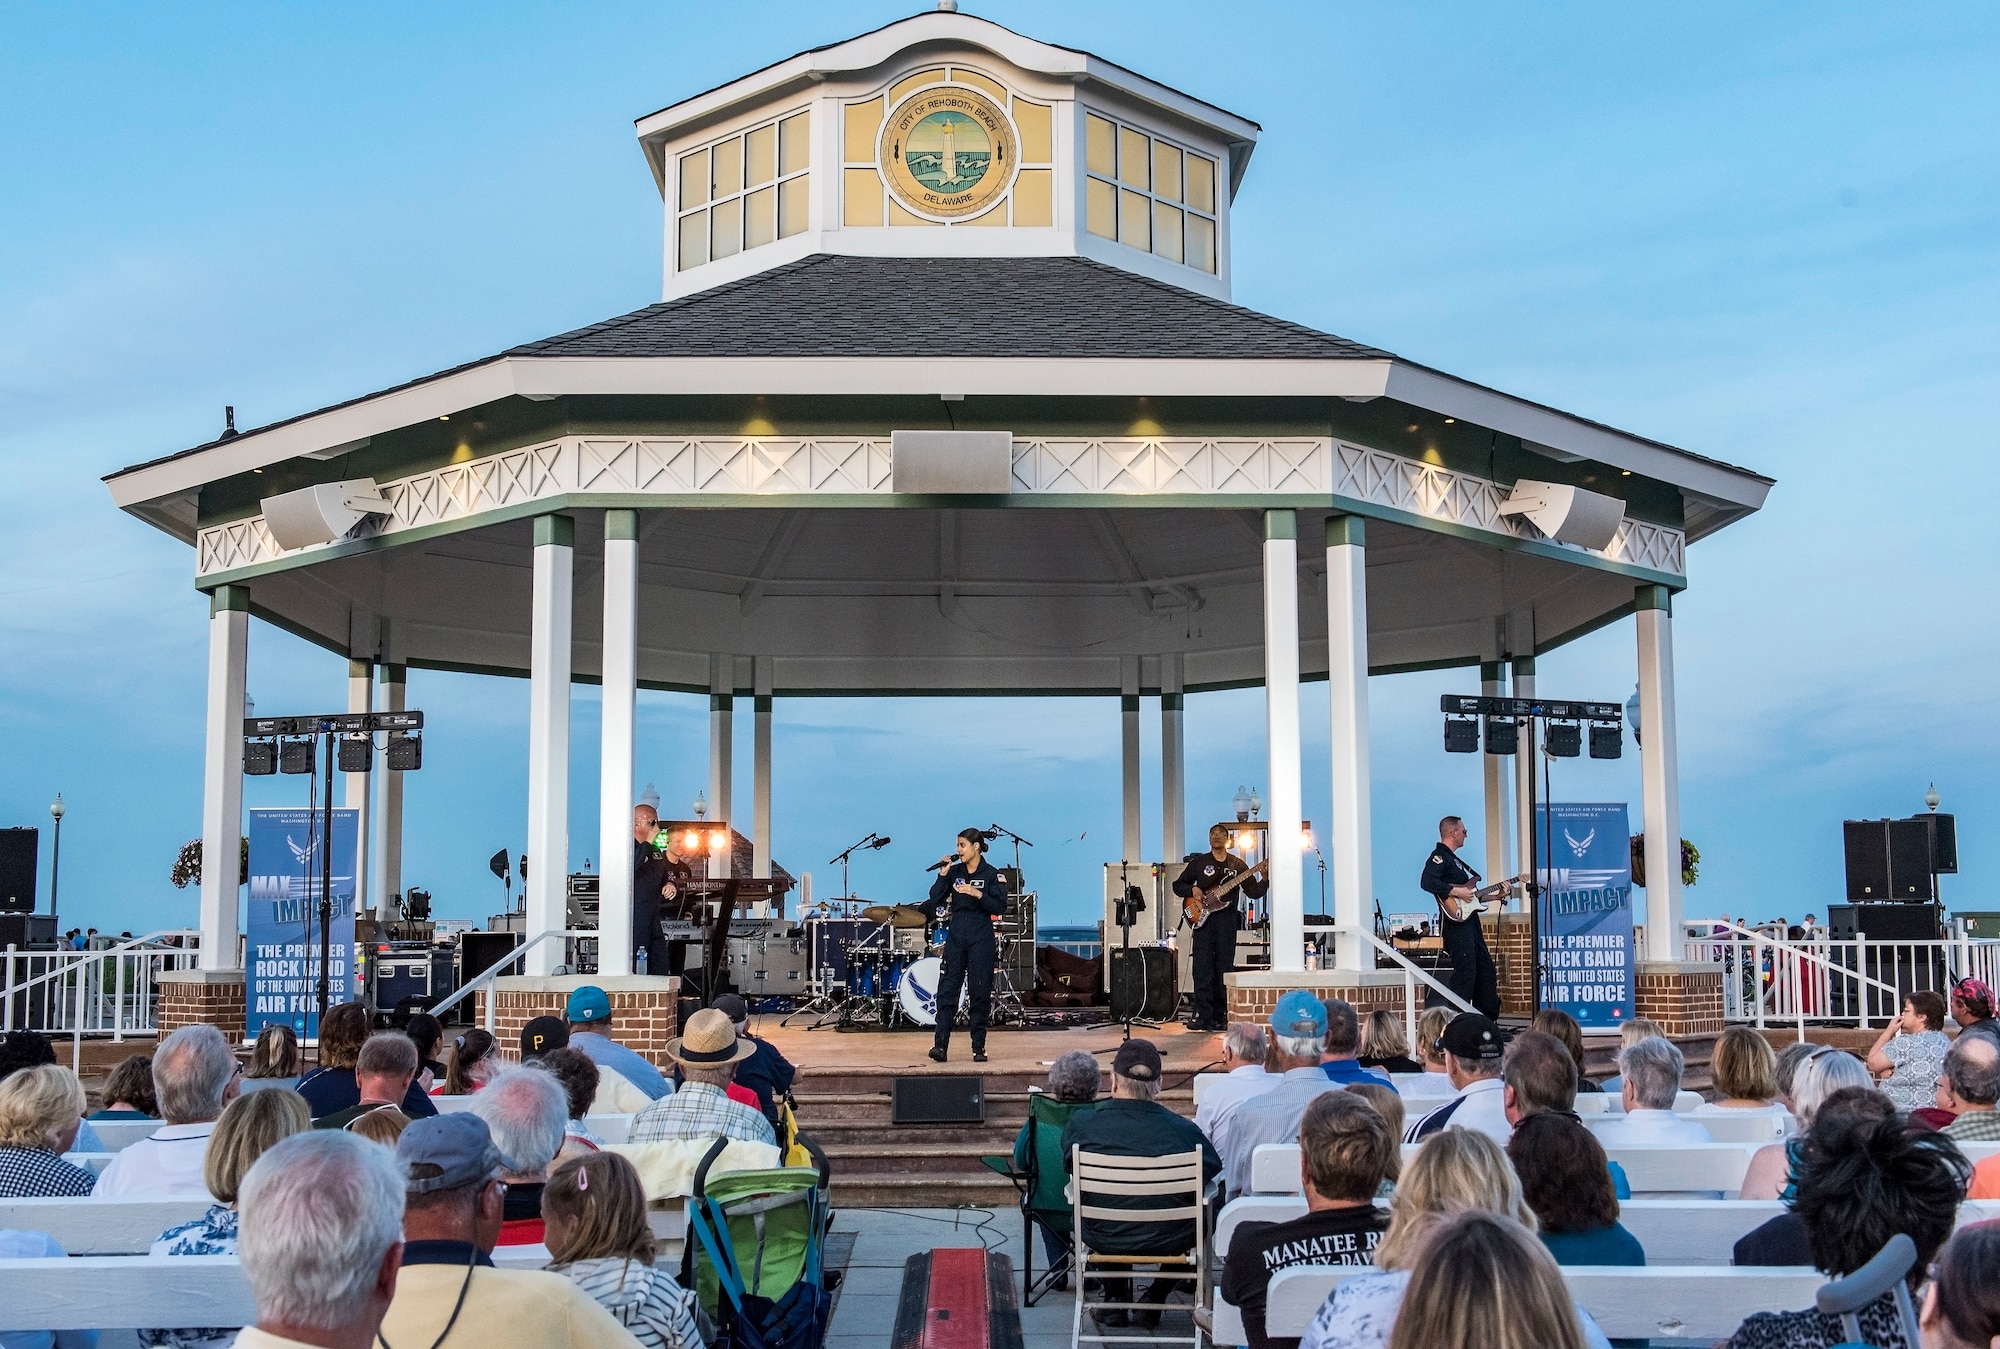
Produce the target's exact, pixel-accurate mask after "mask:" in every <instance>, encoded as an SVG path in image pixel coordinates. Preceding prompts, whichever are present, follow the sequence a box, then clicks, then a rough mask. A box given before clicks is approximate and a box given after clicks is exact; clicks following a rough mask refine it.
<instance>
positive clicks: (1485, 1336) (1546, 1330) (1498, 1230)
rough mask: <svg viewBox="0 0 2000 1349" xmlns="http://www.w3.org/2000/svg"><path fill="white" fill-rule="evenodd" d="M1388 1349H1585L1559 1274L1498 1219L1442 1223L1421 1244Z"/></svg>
mask: <svg viewBox="0 0 2000 1349" xmlns="http://www.w3.org/2000/svg"><path fill="white" fill-rule="evenodd" d="M1403 1304H1404V1308H1405V1310H1404V1311H1403V1312H1402V1313H1401V1314H1399V1315H1398V1316H1397V1317H1396V1329H1395V1332H1394V1333H1393V1334H1391V1335H1390V1337H1389V1346H1390V1349H1583V1347H1584V1346H1585V1345H1586V1344H1588V1343H1589V1342H1590V1341H1589V1340H1588V1338H1587V1337H1586V1336H1585V1335H1584V1328H1583V1320H1582V1317H1581V1316H1580V1315H1579V1314H1578V1312H1577V1308H1576V1303H1575V1302H1574V1301H1572V1300H1571V1298H1570V1295H1569V1289H1568V1287H1567V1286H1565V1285H1564V1283H1563V1278H1562V1273H1561V1271H1559V1270H1558V1269H1557V1268H1556V1267H1555V1263H1554V1262H1553V1261H1551V1260H1550V1259H1549V1254H1548V1252H1547V1251H1545V1250H1543V1249H1542V1248H1541V1247H1539V1246H1537V1245H1536V1244H1535V1239H1534V1236H1533V1234H1532V1233H1530V1232H1529V1231H1528V1230H1527V1229H1526V1228H1524V1227H1522V1226H1521V1224H1519V1223H1517V1222H1512V1221H1510V1220H1508V1219H1506V1218H1503V1217H1500V1216H1499V1215H1498V1214H1493V1213H1481V1212H1479V1211H1478V1210H1476V1209H1475V1210H1473V1211H1471V1212H1468V1213H1460V1214H1456V1215H1454V1216H1452V1217H1450V1218H1446V1219H1444V1220H1443V1221H1441V1222H1440V1223H1439V1224H1438V1225H1437V1231H1436V1232H1435V1233H1434V1234H1433V1235H1432V1237H1431V1239H1430V1241H1429V1242H1428V1243H1427V1244H1426V1246H1425V1248H1424V1251H1423V1254H1422V1255H1420V1256H1419V1257H1418V1259H1417V1263H1416V1267H1415V1268H1414V1269H1412V1270H1411V1272H1410V1286H1409V1291H1408V1293H1407V1294H1406V1295H1405V1296H1404V1299H1403Z"/></svg>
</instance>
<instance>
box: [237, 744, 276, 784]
mask: <svg viewBox="0 0 2000 1349" xmlns="http://www.w3.org/2000/svg"><path fill="white" fill-rule="evenodd" d="M277 771H278V742H277V741H275V740H245V741H244V742H243V775H244V776H245V777H251V778H267V777H269V776H271V774H273V773H275V772H277Z"/></svg>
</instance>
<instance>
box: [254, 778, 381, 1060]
mask: <svg viewBox="0 0 2000 1349" xmlns="http://www.w3.org/2000/svg"><path fill="white" fill-rule="evenodd" d="M359 816H360V812H359V811H354V810H336V811H334V812H333V888H332V895H333V918H332V921H331V926H330V929H329V930H330V938H329V941H328V943H327V962H326V968H327V997H328V1000H329V1002H328V1005H329V1006H331V1005H332V1004H333V1003H341V1002H352V1001H353V1000H354V999H355V998H358V997H360V996H361V980H360V976H359V974H358V973H357V972H356V967H355V961H354V844H355V834H356V825H357V823H358V820H359ZM324 819H325V817H324V816H323V815H322V813H321V812H319V811H317V810H289V809H288V810H265V809H258V810H253V811H251V812H250V921H249V923H248V924H247V926H246V929H245V932H246V936H247V939H248V940H247V945H248V946H249V948H250V949H249V957H250V975H249V984H250V986H249V988H248V990H247V992H248V995H249V997H248V1003H247V1005H246V1007H245V1011H246V1013H247V1014H248V1015H247V1028H248V1031H249V1033H250V1034H251V1035H252V1036H254V1035H256V1034H257V1032H258V1031H260V1030H262V1029H263V1028H264V1027H265V1026H267V1025H269V1024H271V1023H272V1022H274V1021H275V1022H280V1023H282V1024H284V1025H287V1026H290V1027H291V1028H292V1029H293V1030H295V1031H297V1032H298V1034H299V1038H300V1039H302V1040H303V1039H310V1038H313V1037H315V1036H317V1035H318V1034H319V894H320V865H321V860H322V859H321V854H320V849H321V848H322V847H323V846H324V843H323V841H322V838H321V829H322V825H323V821H324Z"/></svg>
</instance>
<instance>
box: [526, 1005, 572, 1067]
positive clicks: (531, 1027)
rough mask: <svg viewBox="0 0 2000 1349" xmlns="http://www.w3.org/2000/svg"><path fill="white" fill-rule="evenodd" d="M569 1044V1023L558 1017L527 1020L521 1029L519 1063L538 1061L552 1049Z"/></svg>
mask: <svg viewBox="0 0 2000 1349" xmlns="http://www.w3.org/2000/svg"><path fill="white" fill-rule="evenodd" d="M568 1043H569V1023H568V1022H567V1021H564V1020H563V1019H562V1018H561V1017H559V1016H536V1017H530V1018H528V1024H527V1025H525V1026H523V1027H521V1062H523V1063H527V1062H529V1061H531V1060H533V1059H538V1058H540V1057H541V1056H542V1055H544V1054H546V1053H548V1052H549V1051H550V1050H552V1049H561V1048H562V1047H563V1046H564V1045H566V1044H568Z"/></svg>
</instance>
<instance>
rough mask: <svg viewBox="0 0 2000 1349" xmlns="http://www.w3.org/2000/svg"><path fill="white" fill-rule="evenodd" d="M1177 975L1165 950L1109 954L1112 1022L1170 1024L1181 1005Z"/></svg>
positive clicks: (1138, 948) (1152, 948)
mask: <svg viewBox="0 0 2000 1349" xmlns="http://www.w3.org/2000/svg"><path fill="white" fill-rule="evenodd" d="M1178 973H1179V971H1178V970H1177V969H1176V968H1175V966H1174V953H1173V952H1172V951H1170V950H1168V949H1167V948H1166V947H1164V946H1135V947H1133V948H1132V949H1131V950H1129V951H1127V950H1122V949H1114V950H1113V951H1112V952H1111V1019H1112V1020H1113V1021H1123V1020H1125V1019H1126V1018H1127V1017H1130V1018H1131V1019H1132V1020H1134V1021H1170V1020H1172V1019H1173V1015H1174V1011H1175V1009H1176V1008H1177V1007H1178V1006H1179V1004H1180V989H1179V988H1178V987H1176V982H1175V981H1176V976H1177V975H1178Z"/></svg>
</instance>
